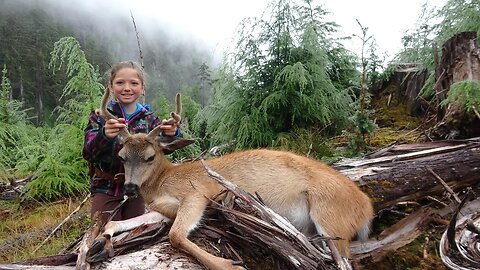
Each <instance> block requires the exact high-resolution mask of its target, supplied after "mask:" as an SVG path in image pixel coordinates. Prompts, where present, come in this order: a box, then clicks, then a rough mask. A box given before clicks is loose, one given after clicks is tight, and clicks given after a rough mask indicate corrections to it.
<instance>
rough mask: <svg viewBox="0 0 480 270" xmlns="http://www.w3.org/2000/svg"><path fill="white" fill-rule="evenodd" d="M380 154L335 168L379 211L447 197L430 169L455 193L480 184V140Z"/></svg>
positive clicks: (408, 147) (392, 149)
mask: <svg viewBox="0 0 480 270" xmlns="http://www.w3.org/2000/svg"><path fill="white" fill-rule="evenodd" d="M380 152H382V154H381V156H379V155H374V156H376V157H375V158H370V159H369V158H365V159H361V160H358V159H350V160H342V161H341V162H338V163H336V164H334V167H336V168H337V169H339V170H340V172H342V173H344V174H345V175H347V176H348V177H349V178H350V179H352V180H353V181H356V182H358V185H359V186H360V187H361V188H362V189H363V190H364V191H365V192H367V193H368V194H369V195H370V196H371V198H372V200H373V202H374V206H375V209H376V211H379V210H382V209H385V208H388V207H391V206H393V205H395V204H396V203H398V202H401V201H409V200H416V199H419V198H422V197H425V196H428V195H435V194H441V193H443V192H444V191H445V188H444V187H443V185H442V184H441V183H440V181H438V179H437V178H436V177H435V175H433V174H432V173H431V172H430V171H429V169H431V170H432V171H433V172H435V173H436V174H437V175H438V176H440V177H441V178H442V179H443V180H444V181H445V182H446V183H447V184H448V185H449V186H450V187H451V188H452V189H453V190H454V191H459V190H461V189H462V188H465V187H468V186H472V185H475V184H477V183H479V181H480V173H479V171H480V166H479V164H480V138H474V139H470V140H465V141H439V142H432V143H427V144H418V145H403V146H402V145H398V146H392V147H390V148H389V149H388V150H385V149H384V150H380Z"/></svg>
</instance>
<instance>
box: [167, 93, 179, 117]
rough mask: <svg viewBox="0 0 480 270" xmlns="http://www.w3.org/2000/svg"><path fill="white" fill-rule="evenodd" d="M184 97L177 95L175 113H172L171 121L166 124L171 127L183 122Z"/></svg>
mask: <svg viewBox="0 0 480 270" xmlns="http://www.w3.org/2000/svg"><path fill="white" fill-rule="evenodd" d="M181 114H182V97H181V95H180V93H177V95H175V112H171V113H170V119H168V120H167V122H166V123H165V124H167V125H171V124H174V123H177V124H179V123H180V122H181V121H182V116H181Z"/></svg>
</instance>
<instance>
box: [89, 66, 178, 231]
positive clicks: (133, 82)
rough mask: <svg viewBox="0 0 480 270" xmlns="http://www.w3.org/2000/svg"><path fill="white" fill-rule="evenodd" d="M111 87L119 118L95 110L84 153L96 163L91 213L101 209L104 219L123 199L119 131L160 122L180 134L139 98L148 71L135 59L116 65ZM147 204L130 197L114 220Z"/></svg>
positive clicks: (139, 212) (170, 132) (141, 128)
mask: <svg viewBox="0 0 480 270" xmlns="http://www.w3.org/2000/svg"><path fill="white" fill-rule="evenodd" d="M108 90H109V91H111V93H112V95H113V97H114V98H115V99H114V100H112V102H111V103H110V104H109V106H108V109H109V110H110V112H111V113H112V114H113V115H115V116H117V117H118V119H116V120H115V119H110V120H108V121H106V122H105V120H104V119H103V118H101V117H99V116H98V115H97V114H96V113H95V112H91V113H90V116H89V123H88V126H87V127H86V129H85V144H84V147H83V157H84V158H85V159H86V160H87V161H88V162H90V164H91V165H92V166H91V167H92V173H93V176H92V179H91V183H90V184H91V187H90V191H91V193H92V208H91V212H90V214H91V216H92V217H93V216H94V214H95V212H97V211H100V213H101V218H102V221H104V222H105V221H106V220H107V219H108V218H109V216H110V213H109V211H111V210H113V209H114V208H115V207H116V206H117V205H118V204H119V203H120V202H121V201H122V200H123V195H124V190H123V182H124V176H123V164H122V163H121V161H120V159H119V158H118V155H117V154H118V151H119V150H120V149H121V148H122V144H120V143H119V141H118V138H117V135H118V134H119V132H120V130H121V129H122V128H124V127H125V126H127V128H128V131H129V132H130V133H132V134H133V133H139V132H144V133H148V132H149V131H150V130H152V129H153V128H154V127H156V126H158V125H160V127H161V129H163V132H162V136H178V135H179V130H178V129H177V126H176V124H173V125H167V124H164V123H165V122H166V120H162V121H159V119H158V118H157V117H156V116H155V115H154V114H153V113H152V112H150V110H149V107H148V106H142V104H140V103H138V102H137V99H138V98H139V97H140V96H142V95H143V93H144V91H145V74H144V72H143V69H142V68H141V66H140V65H139V64H138V63H136V62H133V61H125V62H120V63H118V64H116V65H114V66H113V67H112V68H111V70H110V73H109V82H108ZM144 212H145V204H144V202H143V199H142V198H141V197H138V198H129V199H128V200H127V201H126V202H125V203H124V204H123V205H122V207H121V208H120V210H119V211H118V212H117V214H116V215H115V216H114V217H113V220H123V219H128V218H132V217H136V216H139V215H142V214H143V213H144Z"/></svg>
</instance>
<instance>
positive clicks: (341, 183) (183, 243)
mask: <svg viewBox="0 0 480 270" xmlns="http://www.w3.org/2000/svg"><path fill="white" fill-rule="evenodd" d="M106 97H108V94H105V96H104V99H105V98H106ZM105 103H106V102H102V109H103V110H102V113H103V114H104V115H106V116H107V117H108V116H109V115H108V112H107V111H106V108H105V106H104V104H105ZM177 103H178V102H177ZM160 132H161V130H160V129H159V128H158V127H157V128H155V129H153V130H152V131H151V132H150V133H148V134H140V133H139V134H133V135H130V134H128V131H125V132H123V133H121V135H120V137H121V138H120V139H121V141H122V142H123V148H122V149H121V150H120V152H119V154H118V155H119V157H120V158H121V159H122V161H123V164H124V168H125V192H126V194H127V195H135V193H137V192H138V191H139V192H140V193H141V194H142V196H143V198H144V200H145V202H146V203H147V204H148V205H149V208H150V209H151V210H153V211H155V212H158V213H160V214H156V213H154V214H152V213H149V214H150V215H149V214H147V215H149V216H148V217H149V221H148V222H153V221H152V220H157V221H160V220H162V219H163V220H167V221H171V220H173V224H172V226H171V229H170V232H169V237H170V242H171V243H172V245H173V246H175V247H178V248H181V249H183V250H185V251H187V252H188V253H190V254H191V255H193V256H194V257H195V258H196V259H197V260H199V261H200V262H201V263H202V264H203V265H204V266H205V267H207V268H208V269H214V270H226V269H244V268H243V267H241V266H238V265H234V263H233V261H231V260H228V259H224V258H220V257H216V256H214V255H212V254H210V253H208V252H206V251H204V250H202V249H201V248H200V247H198V246H197V245H195V244H194V243H193V242H191V241H190V240H189V239H188V238H187V237H188V235H189V233H190V232H191V231H192V230H194V229H195V227H196V226H197V225H198V224H199V223H200V221H201V219H202V216H203V213H204V210H205V209H206V207H207V206H208V204H209V203H210V200H209V198H213V197H214V196H216V195H217V194H219V193H220V192H221V190H223V187H222V186H221V185H220V184H218V183H217V182H216V181H215V180H214V179H212V178H210V177H209V176H208V174H207V172H206V170H205V169H204V168H203V166H202V164H201V163H200V162H191V163H184V164H181V165H174V164H172V163H171V162H170V161H169V160H168V159H167V158H166V157H165V155H164V151H165V150H167V151H173V150H176V149H179V148H181V147H184V146H186V145H188V144H190V143H191V141H188V140H183V139H178V140H174V141H170V142H165V141H162V138H161V137H160V136H158V135H159V134H160ZM206 163H207V164H208V165H209V167H211V168H212V169H213V170H214V171H216V172H217V173H219V174H220V175H222V176H223V177H224V178H226V179H227V180H229V181H231V182H233V183H235V184H236V185H238V186H239V187H241V188H243V189H244V190H246V191H248V192H250V193H252V194H253V193H258V194H259V195H260V197H261V198H262V200H263V201H264V202H265V203H266V204H267V206H269V207H270V208H272V209H273V210H274V211H275V212H277V213H278V214H280V215H282V216H284V217H286V218H287V219H288V220H289V221H290V222H291V223H292V224H293V225H294V226H295V227H296V228H297V229H299V230H300V231H302V232H303V233H305V234H306V235H313V234H321V235H325V236H331V237H340V238H341V239H342V240H338V241H336V246H337V248H338V249H339V251H340V253H341V254H342V255H343V256H348V255H349V241H350V239H351V238H353V237H354V236H355V234H357V233H358V234H359V235H363V236H364V237H366V236H367V234H368V227H369V224H370V221H371V219H372V217H373V208H372V204H371V201H370V199H369V198H368V196H367V195H366V194H364V193H363V192H362V191H361V190H360V189H359V188H358V187H357V186H356V185H355V184H354V183H353V182H352V181H350V180H349V179H348V178H347V177H345V176H344V175H342V174H341V173H339V172H337V171H335V170H334V169H332V168H331V167H329V166H327V165H325V164H323V163H321V162H319V161H315V160H312V159H309V158H306V157H302V156H299V155H296V154H293V153H290V152H286V151H274V150H266V149H263V150H250V151H243V152H237V153H233V154H229V155H225V156H222V157H220V158H216V159H211V160H207V161H206ZM134 219H135V220H134V222H133V221H131V222H130V224H139V223H140V222H141V219H142V216H141V217H136V218H134ZM112 222H113V221H112ZM128 223H129V220H126V221H119V222H117V224H120V226H121V227H123V228H127V227H129V226H130V225H128ZM131 226H133V225H131ZM106 228H107V229H106V234H110V236H111V235H112V234H113V232H114V231H115V228H116V226H115V222H113V223H109V224H107V226H106Z"/></svg>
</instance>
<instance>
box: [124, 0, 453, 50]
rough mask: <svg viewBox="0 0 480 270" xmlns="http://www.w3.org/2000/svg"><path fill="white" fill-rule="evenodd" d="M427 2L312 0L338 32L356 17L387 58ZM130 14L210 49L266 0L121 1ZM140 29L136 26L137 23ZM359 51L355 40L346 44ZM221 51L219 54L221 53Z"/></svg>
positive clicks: (220, 45) (353, 26)
mask: <svg viewBox="0 0 480 270" xmlns="http://www.w3.org/2000/svg"><path fill="white" fill-rule="evenodd" d="M425 1H426V0H402V1H393V0H361V1H359V0H315V2H314V3H315V4H322V5H323V7H324V8H325V9H327V10H329V11H330V12H331V14H330V16H329V17H328V19H330V20H332V21H335V22H336V23H337V24H339V25H340V26H341V27H342V28H341V30H342V34H344V35H352V34H360V28H359V26H358V24H357V22H356V19H358V20H359V21H360V23H362V25H363V26H364V27H368V28H369V33H370V34H371V35H373V36H374V37H375V39H376V41H377V44H378V47H379V49H380V50H381V51H382V52H386V53H387V54H388V55H389V57H392V56H393V55H394V54H396V53H397V52H399V51H400V49H401V48H402V43H401V37H402V36H403V35H404V33H405V31H407V30H409V29H413V28H414V26H415V23H416V20H417V18H418V17H419V15H420V12H421V7H422V5H423V4H424V3H425ZM121 2H122V3H123V4H124V5H125V6H126V7H127V8H128V9H130V10H131V11H132V12H133V14H134V16H140V15H139V14H142V15H141V16H144V15H143V14H145V16H153V17H156V18H158V20H160V21H161V22H162V23H167V24H168V27H171V29H172V30H173V29H179V30H180V31H185V32H186V33H191V34H193V35H194V36H197V37H198V38H201V39H204V40H205V41H206V42H207V43H208V44H211V45H212V52H215V53H219V51H222V50H223V49H224V47H225V46H226V45H225V44H227V43H228V42H229V41H230V40H231V37H232V36H233V35H234V32H235V28H236V26H237V25H238V24H239V22H240V21H241V20H242V19H243V18H246V17H252V16H257V17H259V16H260V15H261V13H262V12H263V11H264V10H265V8H266V7H267V4H268V3H269V2H270V0H174V1H173V0H121ZM445 2H446V0H428V5H429V6H440V7H441V6H443V5H444V3H445ZM139 28H140V31H141V26H139ZM345 46H347V48H348V49H350V50H352V51H354V52H355V53H357V54H359V53H360V52H359V50H360V49H359V48H360V46H359V43H358V42H357V43H353V44H352V43H349V44H345ZM220 54H221V52H220Z"/></svg>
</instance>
